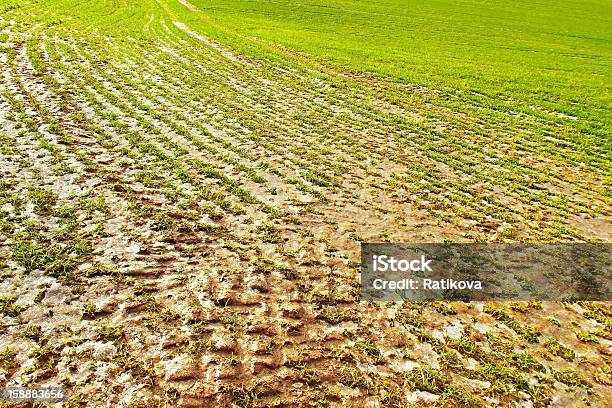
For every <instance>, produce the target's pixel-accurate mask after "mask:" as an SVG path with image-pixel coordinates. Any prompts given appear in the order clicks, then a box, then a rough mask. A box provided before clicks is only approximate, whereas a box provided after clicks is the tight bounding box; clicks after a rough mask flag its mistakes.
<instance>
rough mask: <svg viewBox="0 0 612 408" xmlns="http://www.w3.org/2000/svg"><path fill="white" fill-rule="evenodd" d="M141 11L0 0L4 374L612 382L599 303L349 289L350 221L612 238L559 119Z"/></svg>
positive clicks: (219, 398)
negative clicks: (109, 22) (87, 19)
mask: <svg viewBox="0 0 612 408" xmlns="http://www.w3.org/2000/svg"><path fill="white" fill-rule="evenodd" d="M5 12H6V10H5ZM145 17H146V18H144V23H145V25H144V31H146V32H148V33H149V34H150V36H149V38H147V39H136V38H129V37H126V38H118V37H112V36H107V35H105V34H104V32H103V31H94V30H88V29H85V28H82V27H80V26H79V25H78V23H75V22H72V21H70V20H69V19H65V20H61V21H54V20H52V19H49V20H48V23H46V24H44V23H41V22H40V21H41V20H40V19H41V18H42V17H40V18H39V20H37V19H35V18H34V17H32V16H31V15H28V14H27V13H23V12H21V11H20V10H19V9H15V10H12V11H10V12H6V13H4V14H0V30H1V33H2V34H1V35H2V36H1V37H0V271H1V272H0V273H1V276H0V385H3V386H6V385H18V384H24V385H31V386H34V385H48V384H60V383H61V384H64V385H65V386H66V387H67V390H68V391H69V399H68V401H67V402H66V403H64V405H63V406H70V407H76V406H91V407H100V406H131V407H152V406H168V407H174V406H179V407H191V406H193V407H200V406H203V407H204V406H230V405H231V404H232V403H233V404H235V405H237V406H240V407H251V406H287V407H289V406H305V407H327V406H348V407H361V406H372V407H378V406H411V405H415V404H416V405H422V406H428V405H447V406H489V405H490V406H498V405H503V406H523V407H529V406H546V405H548V404H550V405H551V406H595V407H604V406H606V403H605V401H606V400H607V401H610V400H612V392H611V388H610V385H611V384H612V371H611V370H612V362H611V348H610V346H611V344H612V333H611V330H612V324H611V322H612V312H611V311H610V304H609V303H595V302H576V303H555V302H545V303H538V302H530V303H527V302H522V303H518V302H517V303H470V304H467V303H459V302H457V303H448V302H433V303H402V304H400V303H395V304H392V303H378V304H366V303H359V273H358V272H359V242H443V241H454V242H472V241H478V242H513V241H517V242H518V241H521V242H523V241H593V242H601V241H604V242H609V241H610V240H611V236H610V234H611V231H612V228H611V226H612V224H611V222H610V216H611V214H610V195H609V187H610V185H609V178H608V179H607V180H606V176H607V174H608V171H609V164H610V161H609V155H608V154H606V153H605V151H604V150H603V149H599V148H596V147H592V148H588V147H585V148H581V147H580V146H578V145H577V144H574V143H573V142H572V139H571V138H570V137H569V136H567V135H569V134H571V133H572V132H573V131H574V127H573V126H574V125H573V124H572V119H568V118H564V117H562V116H561V115H560V114H558V113H555V112H539V113H534V114H533V115H527V114H525V113H515V114H507V113H504V112H501V111H498V110H496V109H495V107H494V106H493V107H491V106H488V105H487V104H480V103H478V102H473V103H466V102H465V100H464V99H462V95H460V94H456V93H452V92H447V91H439V90H435V89H425V88H420V87H416V86H408V85H402V84H397V83H393V82H390V81H385V80H382V79H379V78H376V77H373V76H358V75H355V74H353V73H351V72H349V71H346V70H343V69H340V68H335V67H331V66H329V65H326V64H323V63H318V62H313V61H308V60H306V59H305V58H304V57H302V56H300V55H296V54H291V53H289V52H285V51H283V50H279V53H282V55H284V56H285V58H286V59H287V61H290V63H288V64H286V65H281V64H277V63H275V62H273V61H266V60H254V59H250V58H248V57H245V56H243V55H240V54H238V53H236V52H234V51H232V50H231V49H229V48H228V47H226V46H224V45H222V44H219V43H217V42H215V41H213V40H212V39H210V38H207V37H205V36H204V35H202V34H200V33H198V32H196V31H194V30H193V29H191V28H190V27H189V22H188V21H179V20H177V19H176V18H177V17H176V16H174V15H173V14H172V13H171V12H168V13H166V14H164V13H161V12H160V13H159V14H151V15H150V16H145ZM459 100H461V102H462V103H461V105H459V104H458V103H457V102H458V101H459ZM566 136H567V137H566Z"/></svg>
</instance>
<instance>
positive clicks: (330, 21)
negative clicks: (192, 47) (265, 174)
mask: <svg viewBox="0 0 612 408" xmlns="http://www.w3.org/2000/svg"><path fill="white" fill-rule="evenodd" d="M191 3H192V4H194V5H195V6H197V7H198V8H199V11H197V12H193V11H189V10H188V9H187V8H185V7H183V6H179V7H177V8H176V9H177V11H178V12H179V13H180V14H183V15H184V18H185V20H186V21H187V23H188V24H189V25H190V26H191V27H197V29H198V30H200V31H204V32H207V33H209V34H211V35H215V36H218V37H220V38H222V39H223V40H225V41H230V42H231V41H232V40H234V45H235V46H237V47H242V48H247V47H249V48H251V50H256V51H255V52H256V53H260V54H262V55H263V54H265V52H266V51H267V50H266V48H267V46H268V45H270V44H278V45H283V46H286V47H289V48H291V49H294V50H297V51H303V52H305V53H307V54H310V55H313V56H315V57H317V58H320V59H323V60H329V61H333V62H334V63H338V64H341V65H344V66H347V67H350V68H352V69H354V70H356V71H366V72H375V73H378V74H382V75H385V76H389V77H391V78H393V79H396V80H401V81H404V82H409V83H416V84H422V85H426V86H431V87H434V88H447V87H448V88H452V89H457V90H461V91H464V95H463V97H466V98H471V97H473V96H474V95H472V94H471V92H477V93H481V94H485V95H487V96H490V97H493V98H498V97H499V100H497V101H495V100H493V101H490V103H493V104H495V103H498V104H500V105H505V106H506V107H511V106H512V105H514V104H516V105H521V106H523V107H528V106H530V105H532V104H534V105H536V106H539V107H544V108H546V109H552V110H556V111H558V112H561V113H564V114H567V115H572V116H576V117H582V118H591V119H596V118H598V117H599V118H600V119H605V120H606V122H607V123H606V126H609V125H610V121H609V120H610V113H609V111H606V110H607V109H606V107H607V106H609V104H610V102H611V99H612V98H611V97H610V95H611V94H612V87H611V85H610V84H611V83H612V82H611V81H610V76H611V72H612V47H611V41H612V17H610V16H612V3H610V2H608V1H605V0H586V1H567V0H562V1H552V0H544V1H541V2H537V3H534V2H529V1H524V0H521V1H513V2H508V1H502V0H494V1H484V0H461V1H456V0H437V1H428V2H422V1H415V0H378V1H374V2H372V1H369V2H364V1H356V0H337V1H333V2H330V1H323V0H313V1H309V2H307V3H304V2H297V1H291V0H279V1H262V0H260V1H256V0H248V1H245V0H236V1H218V0H193V1H191ZM181 8H182V9H181ZM236 38H239V40H238V41H236ZM240 43H242V45H241V44H240ZM508 98H511V99H512V101H508ZM600 130H602V131H603V128H602V129H600ZM600 134H602V135H603V134H604V133H600Z"/></svg>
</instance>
